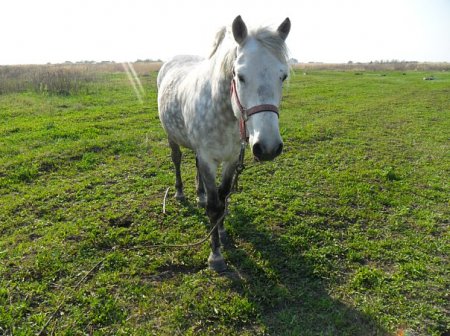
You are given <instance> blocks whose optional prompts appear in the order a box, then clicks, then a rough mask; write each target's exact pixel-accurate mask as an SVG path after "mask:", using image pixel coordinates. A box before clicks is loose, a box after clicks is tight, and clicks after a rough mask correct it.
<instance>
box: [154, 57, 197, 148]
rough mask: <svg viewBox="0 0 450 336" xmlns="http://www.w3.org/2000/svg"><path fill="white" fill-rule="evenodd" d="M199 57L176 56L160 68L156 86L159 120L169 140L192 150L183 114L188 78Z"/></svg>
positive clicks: (192, 146) (190, 138) (193, 71)
mask: <svg viewBox="0 0 450 336" xmlns="http://www.w3.org/2000/svg"><path fill="white" fill-rule="evenodd" d="M202 60H203V58H201V57H199V56H187V55H183V56H176V57H174V58H173V59H172V60H170V61H168V62H167V63H164V65H163V66H162V67H161V69H160V71H159V74H158V79H157V84H158V109H159V118H160V120H161V123H162V125H163V127H164V129H165V130H166V132H167V135H168V137H169V139H170V140H172V141H174V142H176V143H178V144H180V145H182V146H184V147H188V148H191V149H194V145H193V143H192V137H190V136H189V130H188V129H187V127H186V122H185V117H186V116H185V113H183V109H184V107H185V106H186V94H187V90H186V87H190V85H189V79H188V78H189V77H190V76H192V74H193V73H196V71H195V68H196V67H197V66H198V65H199V64H201V62H202Z"/></svg>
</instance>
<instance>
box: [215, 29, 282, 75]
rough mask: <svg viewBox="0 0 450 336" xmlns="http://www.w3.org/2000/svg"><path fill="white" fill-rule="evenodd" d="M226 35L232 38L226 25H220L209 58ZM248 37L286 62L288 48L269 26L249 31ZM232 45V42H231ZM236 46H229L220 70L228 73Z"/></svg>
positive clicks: (234, 55)
mask: <svg viewBox="0 0 450 336" xmlns="http://www.w3.org/2000/svg"><path fill="white" fill-rule="evenodd" d="M227 35H229V38H230V39H233V37H232V33H231V31H230V29H227V27H222V28H221V29H220V30H219V31H218V32H217V33H216V37H215V39H214V43H213V45H212V49H211V53H210V54H209V59H212V58H213V57H214V56H215V55H216V53H217V51H218V49H219V48H220V46H221V45H222V43H224V40H225V39H226V37H227ZM248 37H253V38H254V39H256V40H257V41H258V42H259V43H260V44H261V45H262V46H263V47H264V48H266V49H267V50H269V51H270V52H271V53H272V54H273V55H274V56H275V57H277V58H278V59H279V60H280V61H281V62H283V63H287V62H288V59H289V55H288V49H287V46H286V43H285V42H284V40H283V39H282V38H281V37H280V36H279V35H278V33H277V32H276V31H274V30H272V29H271V28H269V27H260V28H257V29H255V30H252V31H250V33H249V35H248ZM232 45H233V46H234V44H232ZM236 48H237V45H236V46H234V47H231V48H229V49H228V50H227V51H226V53H225V55H224V59H223V62H222V71H224V72H227V73H230V72H231V70H232V67H233V63H234V61H235V59H236Z"/></svg>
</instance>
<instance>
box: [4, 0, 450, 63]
mask: <svg viewBox="0 0 450 336" xmlns="http://www.w3.org/2000/svg"><path fill="white" fill-rule="evenodd" d="M238 14H240V15H242V17H243V19H244V21H245V22H246V23H247V24H248V26H249V27H251V26H255V25H256V26H258V25H261V24H263V25H274V26H275V27H276V26H278V25H279V24H280V23H281V22H282V21H283V20H284V18H286V17H290V19H291V21H292V30H291V35H290V36H289V37H288V40H287V42H288V46H289V49H290V51H291V57H294V58H296V59H298V60H299V61H301V62H309V61H316V62H347V61H350V60H352V61H354V62H357V61H361V62H366V61H371V60H388V59H389V60H391V59H397V60H413V61H447V62H450V0H370V1H369V0H342V1H339V0H292V1H290V0H287V1H283V0H272V1H265V0H250V1H247V0H223V1H222V0H220V1H215V0H190V1H175V0H77V1H75V0H3V1H1V2H0V64H21V63H47V62H52V63H57V62H64V61H81V60H94V61H104V60H114V61H119V62H122V61H135V60H137V59H148V58H150V59H162V60H167V59H168V58H170V57H171V56H174V55H176V54H199V55H206V54H207V53H208V51H209V49H210V45H211V43H212V40H213V38H214V35H215V32H216V31H217V29H218V28H220V27H221V26H223V25H230V24H231V22H232V21H233V19H234V18H235V17H236V15H238Z"/></svg>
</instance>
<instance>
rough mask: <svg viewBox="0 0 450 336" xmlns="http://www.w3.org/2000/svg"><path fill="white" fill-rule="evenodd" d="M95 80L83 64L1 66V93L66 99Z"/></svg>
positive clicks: (93, 75) (91, 72)
mask: <svg viewBox="0 0 450 336" xmlns="http://www.w3.org/2000/svg"><path fill="white" fill-rule="evenodd" d="M95 79H96V74H95V73H94V72H93V71H90V69H89V66H86V65H45V66H43V65H20V66H1V67H0V94H5V93H12V92H24V91H34V92H37V93H44V94H55V95H64V96H68V95H71V94H78V93H79V92H80V91H82V90H83V89H85V88H86V83H89V82H93V81H94V80H95Z"/></svg>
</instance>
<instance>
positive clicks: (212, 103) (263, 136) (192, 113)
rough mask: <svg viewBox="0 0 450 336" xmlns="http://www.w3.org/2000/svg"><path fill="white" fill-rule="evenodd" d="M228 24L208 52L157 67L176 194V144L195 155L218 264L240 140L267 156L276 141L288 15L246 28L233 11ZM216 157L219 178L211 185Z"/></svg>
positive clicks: (179, 192) (215, 265) (212, 259)
mask: <svg viewBox="0 0 450 336" xmlns="http://www.w3.org/2000/svg"><path fill="white" fill-rule="evenodd" d="M231 28H232V29H231V31H230V30H229V29H227V28H225V27H224V28H222V29H221V30H220V31H219V32H218V33H217V35H216V39H215V43H214V46H213V51H212V53H211V55H210V56H209V58H208V59H202V58H200V57H197V56H177V57H175V58H174V59H172V60H171V61H169V62H167V63H165V64H164V65H163V67H162V68H161V70H160V72H159V74H158V109H159V117H160V119H161V123H162V125H163V127H164V129H165V131H166V133H167V135H168V140H169V145H170V148H171V150H172V160H173V162H174V165H175V172H176V183H175V187H176V193H175V197H176V198H177V199H178V200H184V199H185V196H184V193H183V183H182V180H181V173H180V163H181V151H180V146H183V147H187V148H190V149H192V150H193V151H194V152H195V153H196V160H197V179H196V181H197V195H198V201H199V204H200V205H202V206H205V205H206V212H207V215H208V217H209V220H210V225H211V228H213V227H214V226H215V225H216V222H217V221H218V220H220V223H218V225H217V226H216V228H215V229H214V230H213V232H212V234H211V254H210V256H209V258H208V263H209V267H210V268H211V269H214V270H216V271H218V272H221V271H223V270H224V269H226V264H225V261H224V259H223V257H222V254H221V252H220V243H221V242H222V243H223V242H224V241H225V239H226V233H225V229H224V226H223V213H224V205H225V198H226V196H227V195H228V193H229V192H230V190H231V183H232V180H233V175H234V172H235V170H236V167H237V164H238V158H239V154H240V149H241V143H243V142H245V141H248V142H249V144H250V147H251V149H252V153H253V155H254V157H255V159H256V160H258V161H265V160H273V159H274V158H275V157H276V156H278V155H279V154H281V152H282V150H283V142H282V140H281V136H280V132H279V128H278V106H279V104H280V100H281V95H282V84H283V81H284V80H285V79H286V78H287V76H288V73H289V66H288V57H287V48H286V44H285V40H286V38H287V36H288V34H289V31H290V28H291V23H290V21H289V18H287V19H286V20H284V21H283V23H282V24H281V25H280V26H279V27H278V29H276V30H271V29H269V28H267V27H264V28H259V29H256V30H254V31H250V32H248V31H247V27H246V25H245V23H244V21H243V20H242V18H241V17H240V16H238V17H236V18H235V19H234V21H233V24H232V27H231ZM220 164H223V168H222V171H223V173H222V181H221V184H220V186H219V188H217V186H216V174H217V169H218V166H219V165H220Z"/></svg>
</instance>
